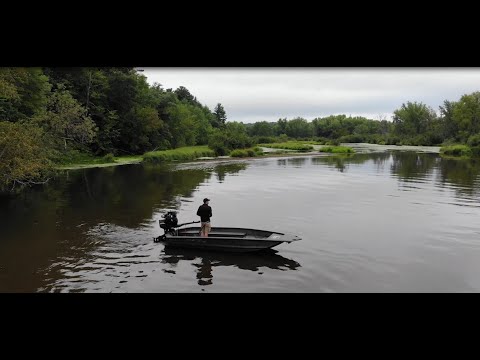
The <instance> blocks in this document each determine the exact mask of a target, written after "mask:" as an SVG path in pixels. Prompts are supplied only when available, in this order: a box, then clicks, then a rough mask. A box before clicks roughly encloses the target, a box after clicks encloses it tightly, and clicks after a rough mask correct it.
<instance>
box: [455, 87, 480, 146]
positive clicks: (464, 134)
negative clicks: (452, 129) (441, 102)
mask: <svg viewBox="0 0 480 360" xmlns="http://www.w3.org/2000/svg"><path fill="white" fill-rule="evenodd" d="M453 120H454V122H455V123H456V125H457V126H458V130H459V137H460V139H461V141H462V142H467V140H468V138H469V137H470V136H472V135H475V134H478V133H480V92H478V91H477V92H474V93H472V94H469V95H463V96H462V97H461V98H460V101H458V103H457V104H456V106H454V108H453Z"/></svg>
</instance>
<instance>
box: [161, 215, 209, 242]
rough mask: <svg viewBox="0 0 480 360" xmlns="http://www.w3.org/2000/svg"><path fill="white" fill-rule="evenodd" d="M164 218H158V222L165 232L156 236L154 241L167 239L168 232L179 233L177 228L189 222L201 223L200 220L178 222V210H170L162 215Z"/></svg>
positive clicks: (171, 233)
mask: <svg viewBox="0 0 480 360" xmlns="http://www.w3.org/2000/svg"><path fill="white" fill-rule="evenodd" d="M162 218H163V220H162V219H160V220H158V223H159V225H160V227H161V228H162V229H163V232H164V234H163V235H161V236H158V237H154V238H153V241H154V242H160V241H162V240H163V239H165V235H166V234H170V235H174V236H175V235H177V231H176V228H178V227H180V226H183V225H188V224H195V223H199V222H200V221H192V222H189V223H185V224H180V225H179V224H178V219H177V212H176V211H169V212H167V213H166V214H165V215H162Z"/></svg>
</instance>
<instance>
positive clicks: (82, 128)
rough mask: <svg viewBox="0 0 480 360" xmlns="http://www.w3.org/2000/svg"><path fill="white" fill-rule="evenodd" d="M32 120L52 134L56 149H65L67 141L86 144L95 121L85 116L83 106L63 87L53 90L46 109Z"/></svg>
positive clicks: (93, 133) (90, 137)
mask: <svg viewBox="0 0 480 360" xmlns="http://www.w3.org/2000/svg"><path fill="white" fill-rule="evenodd" d="M34 121H36V122H38V124H39V125H40V126H41V127H42V128H44V130H45V132H46V133H47V134H49V135H51V136H52V139H53V141H54V143H55V145H56V148H57V149H61V148H63V149H64V150H67V141H69V142H71V143H73V144H75V145H77V146H79V145H80V146H82V145H87V144H89V143H91V142H92V141H93V139H94V137H95V133H96V127H95V123H94V122H93V121H92V119H90V118H89V117H88V116H86V111H85V108H83V107H82V106H81V105H80V104H79V103H78V101H76V100H75V99H74V98H73V97H72V95H71V94H70V92H68V91H67V90H65V89H64V88H63V87H59V88H58V89H57V90H55V91H54V92H53V93H52V94H51V96H50V97H49V99H48V103H47V111H45V112H44V113H42V114H39V115H37V116H36V117H35V118H34Z"/></svg>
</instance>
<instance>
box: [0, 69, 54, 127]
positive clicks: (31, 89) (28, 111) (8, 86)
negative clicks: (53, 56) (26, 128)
mask: <svg viewBox="0 0 480 360" xmlns="http://www.w3.org/2000/svg"><path fill="white" fill-rule="evenodd" d="M50 89H51V84H50V83H49V82H48V77H47V76H45V75H44V74H43V72H42V69H40V68H0V120H7V121H14V122H15V121H21V120H26V119H29V118H30V117H32V116H34V115H36V114H37V113H39V112H41V111H43V110H44V109H45V106H46V103H47V96H48V94H49V92H50Z"/></svg>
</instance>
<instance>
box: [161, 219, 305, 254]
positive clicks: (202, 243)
mask: <svg viewBox="0 0 480 360" xmlns="http://www.w3.org/2000/svg"><path fill="white" fill-rule="evenodd" d="M163 218H164V220H159V224H160V227H161V228H162V229H163V230H164V234H163V235H161V236H159V237H156V238H154V241H155V242H162V243H164V244H165V246H169V247H181V248H196V249H202V250H215V251H234V252H249V251H259V250H264V249H269V248H272V247H274V246H277V245H279V244H282V243H291V242H294V241H298V240H301V239H300V238H299V237H298V236H296V235H290V234H284V233H280V232H275V231H267V230H257V229H245V228H232V227H212V230H211V231H210V233H209V235H208V237H202V236H200V230H201V228H200V226H195V227H186V228H183V229H179V227H182V226H184V225H188V224H194V223H199V221H193V222H190V223H185V224H180V225H177V222H178V220H177V216H176V212H174V211H169V212H168V213H167V214H165V215H164V216H163Z"/></svg>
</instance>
